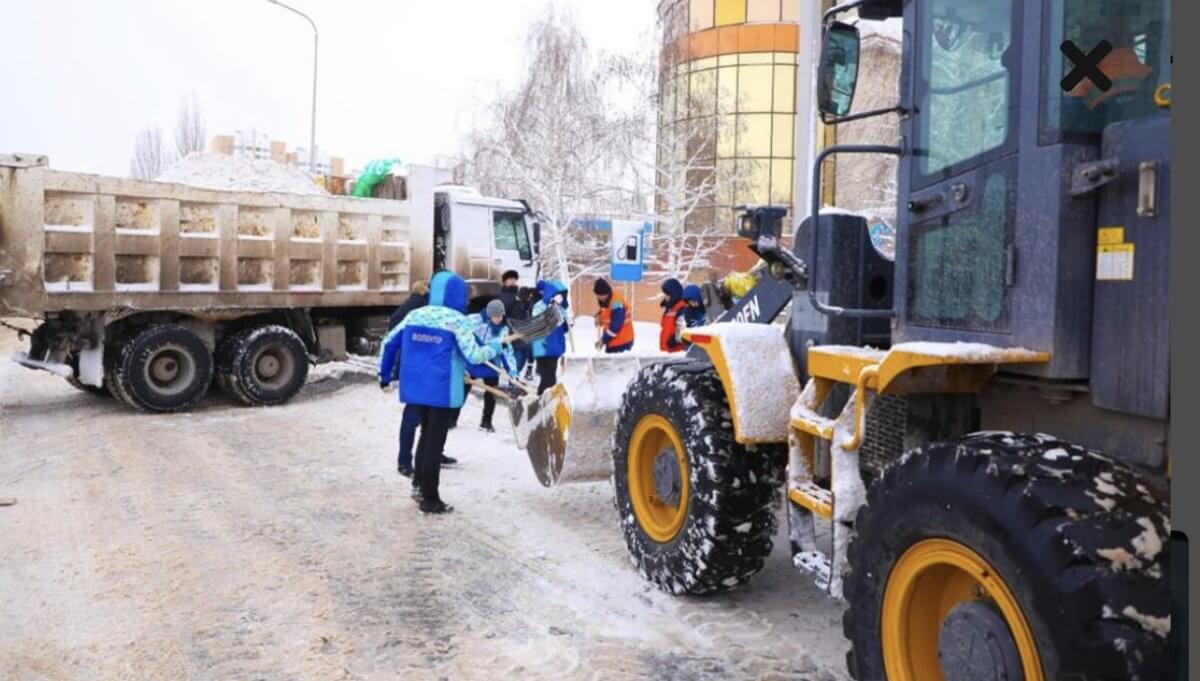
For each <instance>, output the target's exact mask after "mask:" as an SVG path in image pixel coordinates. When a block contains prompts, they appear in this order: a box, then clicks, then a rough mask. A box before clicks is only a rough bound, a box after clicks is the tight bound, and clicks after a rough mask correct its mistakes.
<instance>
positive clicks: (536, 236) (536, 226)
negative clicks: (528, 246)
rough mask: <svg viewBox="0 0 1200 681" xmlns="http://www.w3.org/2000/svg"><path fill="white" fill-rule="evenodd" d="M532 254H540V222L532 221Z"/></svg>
mask: <svg viewBox="0 0 1200 681" xmlns="http://www.w3.org/2000/svg"><path fill="white" fill-rule="evenodd" d="M533 254H534V255H541V254H542V223H540V222H534V223H533Z"/></svg>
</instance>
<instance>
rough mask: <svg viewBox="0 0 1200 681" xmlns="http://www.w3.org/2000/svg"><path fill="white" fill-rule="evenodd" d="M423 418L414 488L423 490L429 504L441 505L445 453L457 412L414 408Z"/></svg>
mask: <svg viewBox="0 0 1200 681" xmlns="http://www.w3.org/2000/svg"><path fill="white" fill-rule="evenodd" d="M414 406H415V408H416V409H417V413H419V414H420V416H421V439H420V441H419V442H418V443H417V461H416V464H417V465H416V468H415V470H414V471H413V485H414V486H416V487H418V488H419V489H420V490H421V497H422V498H423V499H424V500H426V501H441V500H442V498H441V497H440V496H438V483H439V482H440V481H441V477H442V452H443V450H445V448H446V433H448V432H449V431H450V424H451V422H452V421H453V419H454V412H455V410H454V409H448V408H445V407H426V406H423V405H420V406H418V405H414Z"/></svg>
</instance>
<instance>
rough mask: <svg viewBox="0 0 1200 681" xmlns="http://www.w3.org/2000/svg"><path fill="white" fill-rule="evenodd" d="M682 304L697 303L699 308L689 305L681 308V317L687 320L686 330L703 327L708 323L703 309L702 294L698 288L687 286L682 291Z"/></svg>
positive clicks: (692, 285)
mask: <svg viewBox="0 0 1200 681" xmlns="http://www.w3.org/2000/svg"><path fill="white" fill-rule="evenodd" d="M683 300H684V302H688V303H690V302H693V301H694V302H696V303H699V304H700V306H699V307H692V306H691V305H689V306H687V307H685V308H683V317H684V319H686V320H687V325H688V328H692V329H694V328H696V327H697V326H704V325H705V324H707V323H708V312H707V310H705V309H704V294H703V293H702V292H701V291H700V287H699V286H696V285H695V284H689V285H687V286H686V287H684V289H683Z"/></svg>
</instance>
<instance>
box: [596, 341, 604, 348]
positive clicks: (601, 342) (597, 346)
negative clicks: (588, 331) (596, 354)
mask: <svg viewBox="0 0 1200 681" xmlns="http://www.w3.org/2000/svg"><path fill="white" fill-rule="evenodd" d="M603 347H604V339H603V338H601V339H600V340H598V341H596V349H597V350H600V349H601V348H603Z"/></svg>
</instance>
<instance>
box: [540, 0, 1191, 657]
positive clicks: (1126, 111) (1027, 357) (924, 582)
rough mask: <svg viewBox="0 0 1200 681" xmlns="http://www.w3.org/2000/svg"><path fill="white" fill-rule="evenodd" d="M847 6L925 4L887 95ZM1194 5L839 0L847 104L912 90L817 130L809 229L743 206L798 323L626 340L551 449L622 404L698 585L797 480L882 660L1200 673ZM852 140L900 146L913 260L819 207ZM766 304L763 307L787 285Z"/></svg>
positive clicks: (679, 584) (755, 548)
mask: <svg viewBox="0 0 1200 681" xmlns="http://www.w3.org/2000/svg"><path fill="white" fill-rule="evenodd" d="M852 10H856V12H857V20H859V21H862V20H893V21H900V22H902V24H903V31H902V35H903V59H902V70H903V73H902V74H901V78H900V80H899V85H900V91H899V101H898V103H897V104H896V106H894V107H888V108H886V109H883V110H877V111H867V112H858V113H851V104H852V102H853V96H854V89H855V88H854V86H855V83H856V81H857V77H858V64H859V58H858V55H859V36H858V28H857V27H856V26H855V24H854V23H853V22H854V21H855V13H854V11H852ZM1170 11H1171V10H1170V4H1169V3H1168V2H1166V0H1138V1H1137V2H1128V1H1125V0H1086V1H1084V0H1047V1H1046V2H1021V1H1019V0H853V1H851V2H847V3H844V4H842V5H839V6H836V7H834V8H832V9H830V10H829V11H828V12H827V13H826V14H825V16H824V19H823V24H822V44H821V49H820V55H821V59H820V63H819V67H818V70H817V74H816V77H817V88H816V90H817V95H818V96H817V101H816V102H815V105H816V107H817V109H818V110H819V112H820V114H821V117H822V119H823V122H824V123H825V125H827V126H830V127H832V128H834V130H835V132H836V129H837V126H839V125H840V124H844V123H847V122H850V121H858V120H865V119H868V118H870V117H874V116H883V115H895V116H897V118H898V120H899V126H900V133H901V134H900V142H899V143H898V144H896V145H842V144H836V143H835V144H833V145H832V146H829V147H827V148H825V149H824V150H822V151H821V152H820V153H819V154H817V155H816V158H815V160H814V162H813V164H812V175H811V177H812V192H811V197H812V204H811V206H809V210H808V211H807V213H808V215H807V217H806V218H805V219H804V220H803V221H802V222H801V223H800V224H799V225H798V227H797V228H796V230H795V232H794V234H793V236H794V239H793V243H794V245H792V246H785V245H784V244H785V241H784V240H783V239H781V236H782V232H783V230H784V226H783V225H782V219H783V216H784V215H785V213H786V212H785V210H784V209H783V208H780V207H773V206H760V207H747V208H746V210H745V211H744V212H743V214H742V215H741V216H740V221H739V224H738V226H737V231H738V233H739V234H740V235H741V236H744V237H746V238H748V239H750V240H751V242H752V244H753V246H752V247H753V249H754V250H755V252H756V253H758V255H759V256H760V257H761V258H762V259H763V260H764V262H765V263H766V264H767V266H766V267H765V268H763V270H762V271H763V272H764V274H765V276H764V278H763V282H762V283H760V286H762V287H764V288H763V291H764V292H767V291H778V290H779V288H780V287H786V288H787V290H788V291H789V292H790V303H791V304H790V306H788V308H789V309H790V316H789V319H788V324H787V330H786V331H784V332H781V331H780V330H779V329H778V328H777V327H774V326H772V325H770V324H749V323H739V322H735V321H728V322H726V323H716V324H711V325H708V326H705V327H701V328H695V329H688V330H687V331H686V332H685V337H686V338H687V339H688V341H689V342H690V343H691V344H692V345H693V348H694V349H698V350H697V352H696V353H692V354H689V355H688V356H687V357H680V358H677V359H673V360H666V361H664V360H659V361H652V362H647V363H646V365H645V366H640V367H633V369H632V370H631V371H630V372H629V373H631V374H632V378H631V379H630V380H629V382H628V384H624V385H620V386H617V387H618V389H617V390H616V391H615V394H616V395H618V396H619V398H618V399H615V400H613V401H612V404H605V405H596V404H595V403H594V400H593V399H592V397H591V396H590V395H588V394H587V393H586V385H585V386H584V395H583V396H582V397H581V398H579V399H576V396H573V395H571V394H570V393H571V390H572V388H573V387H577V386H572V385H570V384H568V385H566V386H564V387H562V388H561V389H560V390H558V391H557V393H558V394H554V393H547V394H546V395H544V396H543V397H542V400H543V401H544V404H541V405H539V409H538V410H534V413H536V414H539V415H540V418H541V420H540V421H539V422H538V424H537V426H536V427H532V428H530V429H529V430H530V432H531V433H533V434H534V435H535V437H531V439H530V440H529V442H528V444H529V446H530V447H531V448H533V449H537V450H538V451H536V452H535V451H532V450H531V459H532V460H533V461H534V463H535V467H536V466H537V465H538V464H539V463H541V465H543V466H548V467H550V469H551V470H559V471H568V470H570V469H571V468H572V456H573V454H574V453H575V452H574V448H575V442H574V441H575V437H574V435H575V433H574V430H575V428H576V425H575V424H576V423H577V422H578V421H579V420H580V418H581V414H579V413H576V412H579V411H586V412H588V413H586V414H585V415H586V416H587V418H588V419H589V420H592V421H595V420H599V421H601V422H603V421H605V419H608V420H607V423H608V424H609V426H610V430H611V432H612V433H613V435H612V439H611V441H610V443H609V445H608V452H609V456H610V461H609V471H610V475H611V479H612V482H613V489H614V494H615V504H616V508H617V511H618V517H619V523H620V527H621V530H622V532H623V534H624V537H625V542H626V545H627V547H628V550H629V555H630V558H631V560H632V562H633V564H634V565H635V566H636V567H637V569H638V570H639V571H640V573H641V574H642V575H643V576H644V577H645V578H646V579H647V580H649V581H651V582H653V583H654V584H656V585H657V586H659V587H660V588H662V589H664V590H667V591H669V592H672V593H676V594H705V593H713V592H719V591H723V590H726V589H730V588H734V587H737V586H739V585H741V584H744V583H746V582H747V581H749V580H750V579H752V578H753V576H754V575H755V573H757V572H758V571H759V570H760V569H761V568H762V566H763V561H764V559H765V558H766V557H767V556H768V555H769V554H770V552H771V549H772V541H773V537H774V536H775V535H776V530H777V524H778V522H779V520H778V519H779V518H780V516H781V513H780V508H779V505H780V503H782V504H784V505H785V506H786V514H785V517H786V518H787V522H788V526H789V527H788V536H789V540H790V544H791V549H792V555H793V562H794V564H795V566H796V567H797V568H798V569H799V570H800V571H802V572H803V573H805V574H807V575H810V576H811V577H812V578H813V579H814V580H815V582H816V584H817V585H819V586H820V588H822V589H824V590H826V591H827V592H828V593H829V594H830V595H831V596H833V597H838V598H843V599H845V600H846V601H847V605H848V607H847V609H846V611H845V617H844V620H843V630H844V633H845V635H846V636H847V638H848V639H849V641H850V643H851V651H850V652H849V653H848V655H847V663H848V667H849V671H850V673H851V675H852V676H854V678H856V679H858V680H859V681H878V680H880V679H887V680H888V681H942V680H947V681H960V680H962V681H965V680H967V679H970V680H972V681H980V680H995V681H999V680H1001V679H1009V680H1011V679H1024V681H1052V680H1053V681H1058V680H1065V679H1090V680H1113V681H1116V680H1117V679H1122V680H1129V679H1138V680H1141V681H1151V680H1166V679H1176V678H1180V679H1182V678H1185V676H1186V670H1184V669H1183V668H1182V667H1181V666H1180V667H1176V666H1175V665H1176V664H1177V662H1178V661H1179V659H1180V657H1179V655H1180V654H1181V651H1185V650H1186V644H1183V643H1182V642H1181V641H1180V639H1179V638H1178V637H1179V632H1180V631H1186V610H1185V608H1186V606H1185V605H1183V604H1179V603H1173V601H1172V598H1171V593H1172V591H1171V582H1176V583H1177V586H1178V585H1182V586H1184V587H1186V581H1185V580H1186V574H1185V573H1184V572H1183V571H1182V570H1180V569H1179V566H1178V564H1175V565H1174V568H1173V567H1172V565H1173V563H1174V561H1173V560H1169V558H1171V559H1176V558H1181V557H1182V556H1183V555H1185V551H1186V546H1180V545H1175V548H1172V542H1173V541H1178V540H1179V538H1173V537H1172V535H1171V530H1170V519H1169V508H1170V507H1169V498H1170V493H1169V491H1170V465H1169V460H1170V444H1171V443H1170V440H1169V425H1170V403H1169V387H1170V386H1169V371H1168V370H1169V336H1170V318H1169V310H1170V305H1169V296H1170V293H1169V252H1170V184H1171V182H1170V180H1171V159H1170V148H1169V147H1170V119H1171V117H1170V87H1171V86H1170V76H1171V58H1170V54H1171V52H1170V39H1169V36H1170V23H1171V22H1170ZM1104 43H1107V46H1108V48H1107V49H1100V50H1099V51H1098V52H1096V55H1098V56H1096V57H1093V59H1096V60H1098V62H1097V64H1095V65H1094V66H1095V69H1092V70H1091V71H1089V70H1087V69H1086V68H1085V69H1084V70H1083V71H1081V73H1082V74H1083V76H1082V77H1080V76H1079V74H1072V71H1073V70H1074V69H1075V68H1076V66H1077V64H1075V62H1074V61H1073V59H1075V58H1080V59H1082V58H1083V55H1087V54H1088V53H1089V52H1091V51H1092V48H1093V47H1094V46H1096V45H1103V44H1104ZM1068 44H1069V45H1074V46H1077V50H1076V51H1075V52H1071V54H1076V57H1074V58H1072V57H1068V56H1065V53H1064V52H1063V51H1062V50H1065V49H1067V48H1065V47H1063V46H1064V45H1068ZM1092 79H1094V80H1092ZM839 154H882V155H890V156H894V157H897V158H898V159H899V164H898V168H899V170H898V192H897V194H898V196H897V202H898V206H897V209H898V210H897V215H898V220H897V223H898V224H897V233H896V239H895V255H894V260H893V259H889V258H887V257H885V255H884V254H882V253H880V252H878V251H877V250H876V249H875V248H874V246H873V244H872V242H871V239H870V232H869V230H868V228H867V224H866V222H865V220H863V219H862V218H859V217H856V216H854V215H852V214H849V213H847V212H845V211H838V210H836V209H830V208H825V207H822V206H821V204H820V201H821V197H822V192H821V191H820V189H821V170H822V166H823V163H824V162H825V161H826V160H827V159H830V158H832V157H834V156H835V155H839ZM752 293H753V292H752ZM769 307H770V309H769V310H767V311H766V313H764V314H760V315H758V316H759V320H758V321H771V320H772V319H773V318H774V316H775V315H777V314H779V313H780V312H781V311H782V310H783V309H784V306H774V305H772V306H769ZM727 318H730V319H732V318H731V317H729V316H728V315H727ZM583 376H584V379H582V380H583V383H585V384H586V380H587V379H586V372H585V373H584V374H583ZM613 405H615V406H613ZM587 406H594V407H598V408H599V409H605V408H613V409H615V414H614V413H611V412H610V413H608V414H602V413H598V412H597V411H596V410H589V409H587ZM543 431H547V432H543ZM591 439H592V438H584V442H583V443H581V446H582V447H583V448H584V449H585V450H587V451H586V452H585V455H591V454H592V452H591V447H593V443H592V442H591ZM556 447H557V448H559V449H556ZM560 450H561V451H560ZM546 480H549V481H553V477H552V476H546ZM546 480H544V481H546ZM1176 593H1186V588H1182V589H1180V591H1177V592H1176ZM1172 651H1174V652H1172ZM1185 657H1186V656H1184V659H1185Z"/></svg>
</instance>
